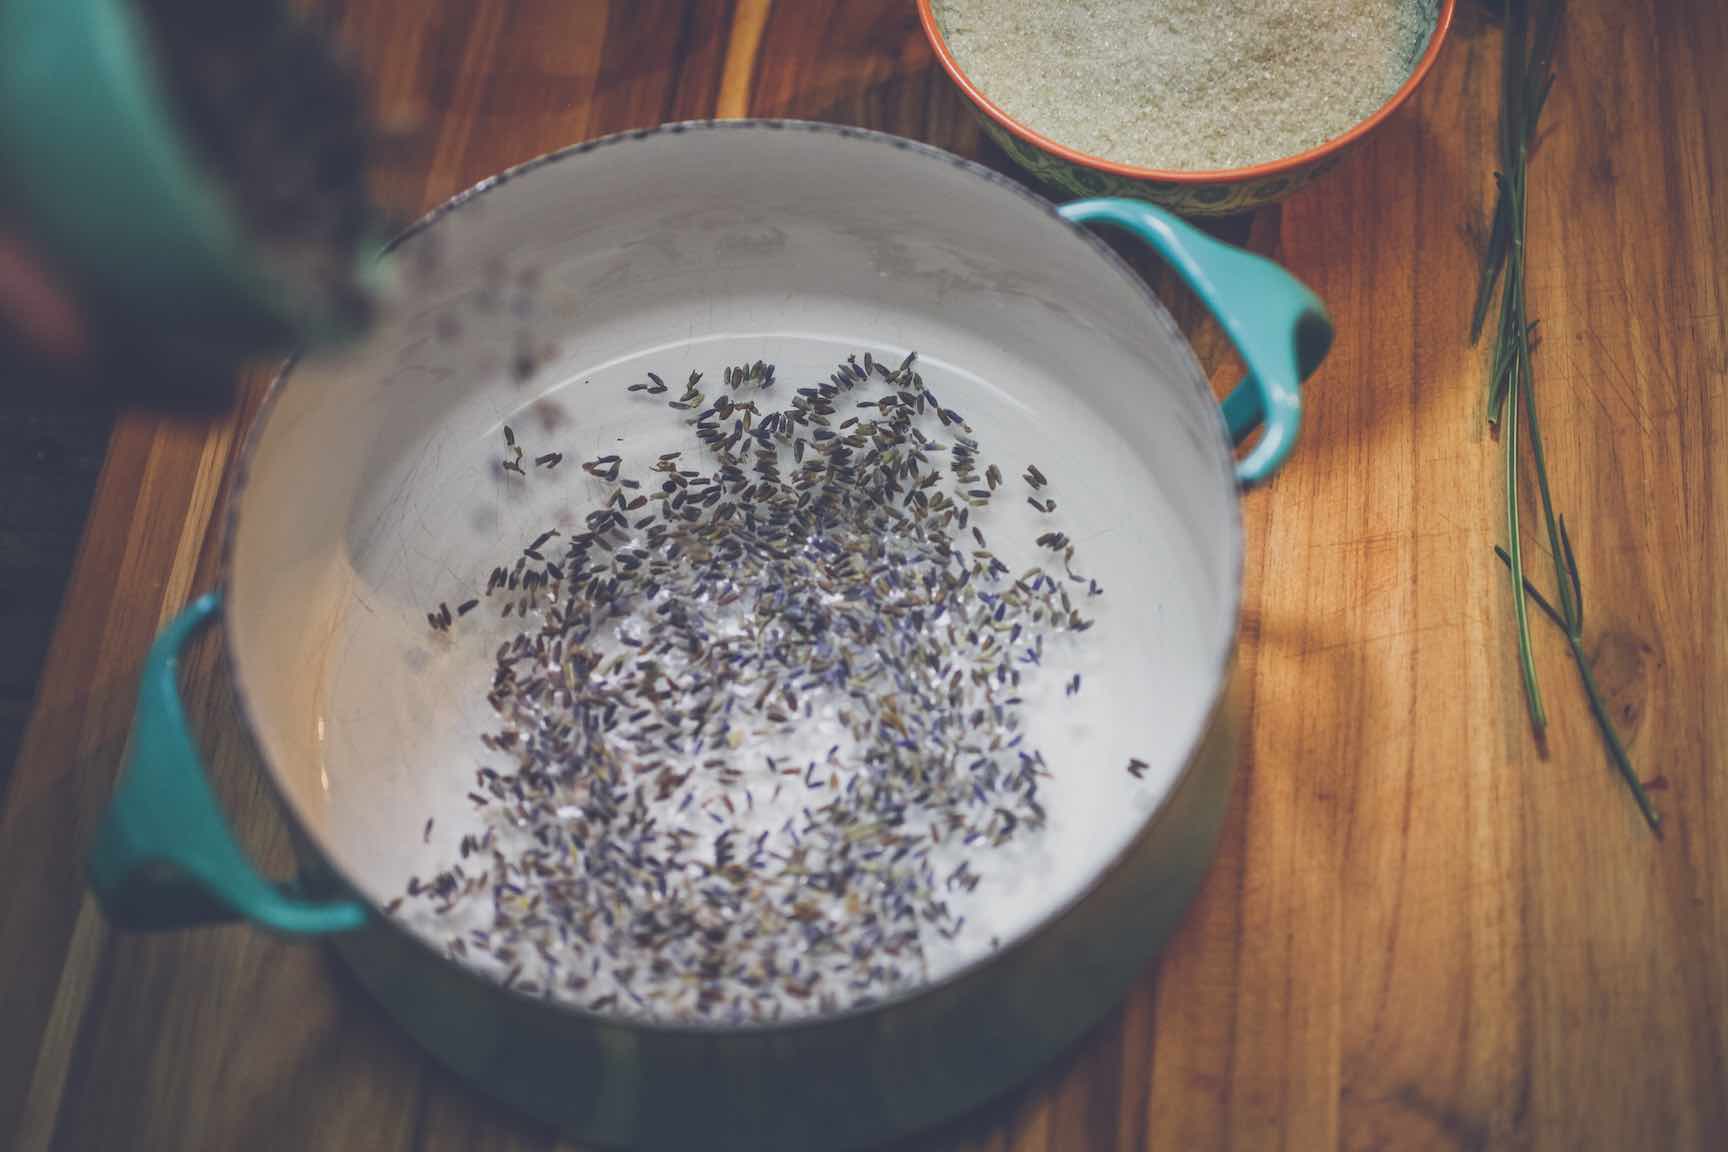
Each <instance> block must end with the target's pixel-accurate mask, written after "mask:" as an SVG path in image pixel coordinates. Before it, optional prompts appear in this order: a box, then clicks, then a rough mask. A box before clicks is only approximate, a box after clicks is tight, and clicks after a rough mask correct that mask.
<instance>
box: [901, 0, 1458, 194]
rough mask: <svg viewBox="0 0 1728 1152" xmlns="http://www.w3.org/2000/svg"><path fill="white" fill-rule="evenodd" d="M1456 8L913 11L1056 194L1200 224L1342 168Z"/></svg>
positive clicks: (1372, 0)
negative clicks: (1152, 208) (1145, 208)
mask: <svg viewBox="0 0 1728 1152" xmlns="http://www.w3.org/2000/svg"><path fill="white" fill-rule="evenodd" d="M1454 2H1455V0H1288V2H1286V3H1280V4H1266V3H1260V2H1258V0H918V15H919V19H920V20H921V21H922V23H923V25H924V34H925V35H926V36H927V37H928V38H929V40H930V45H931V47H932V48H933V49H934V50H935V52H936V58H937V60H938V61H940V63H941V65H942V67H943V69H944V70H945V71H946V72H947V73H948V75H949V76H950V77H951V78H952V79H953V81H954V83H955V84H957V85H958V86H959V87H960V90H961V91H962V92H963V93H965V95H966V97H967V99H968V100H969V101H970V102H971V103H972V105H973V108H974V110H975V111H976V112H977V114H978V117H979V119H980V121H981V122H982V124H983V126H984V130H985V132H986V133H988V134H989V136H990V137H991V138H992V139H994V140H995V141H996V143H998V144H999V145H1001V146H1002V148H1003V149H1004V150H1005V151H1006V152H1007V153H1008V155H1009V156H1011V157H1013V159H1014V161H1015V162H1016V163H1017V164H1019V165H1020V166H1021V167H1023V168H1025V169H1026V170H1027V171H1028V172H1030V173H1031V174H1032V175H1033V176H1036V177H1037V178H1038V179H1039V180H1041V181H1043V182H1044V183H1046V184H1047V185H1050V186H1051V187H1053V188H1056V189H1059V190H1061V191H1062V192H1064V193H1067V194H1070V195H1080V196H1137V197H1140V198H1142V199H1146V200H1151V201H1154V202H1156V203H1159V204H1163V205H1165V206H1166V207H1169V208H1173V209H1175V210H1176V211H1178V212H1182V213H1184V214H1186V215H1190V216H1222V215H1227V214H1229V213H1233V212H1245V211H1249V210H1250V209H1253V208H1258V207H1260V206H1261V205H1263V204H1270V203H1273V202H1275V201H1277V200H1281V199H1283V198H1284V197H1285V196H1288V195H1289V194H1290V193H1291V192H1293V191H1295V190H1296V189H1297V188H1300V187H1302V186H1303V185H1304V184H1307V183H1308V182H1309V181H1310V180H1312V179H1313V178H1314V177H1316V176H1319V175H1320V174H1322V173H1324V172H1326V171H1328V170H1329V169H1331V168H1332V167H1333V166H1334V165H1335V164H1337V162H1338V160H1339V158H1340V157H1341V156H1342V155H1343V154H1344V153H1345V151H1347V150H1348V149H1349V148H1350V147H1351V146H1352V145H1353V144H1355V143H1356V142H1357V141H1358V140H1360V139H1361V138H1362V137H1363V136H1366V135H1367V134H1368V133H1369V132H1371V131H1373V130H1374V128H1375V127H1376V126H1378V125H1379V124H1381V123H1382V122H1384V121H1385V120H1386V119H1387V118H1388V117H1389V116H1391V115H1392V113H1393V112H1394V111H1395V110H1396V109H1397V108H1398V107H1399V106H1401V105H1402V104H1403V103H1404V102H1405V101H1406V100H1407V99H1409V97H1410V94H1411V93H1412V92H1414V91H1415V90H1416V87H1417V85H1419V84H1420V83H1421V82H1422V79H1423V77H1425V76H1426V75H1427V74H1428V70H1429V69H1430V68H1431V67H1432V66H1433V64H1434V60H1435V58H1436V57H1437V56H1438V54H1439V52H1440V46H1441V44H1442V43H1443V42H1444V41H1445V39H1446V33H1447V31H1448V30H1449V29H1450V27H1451V24H1452V11H1453V7H1454Z"/></svg>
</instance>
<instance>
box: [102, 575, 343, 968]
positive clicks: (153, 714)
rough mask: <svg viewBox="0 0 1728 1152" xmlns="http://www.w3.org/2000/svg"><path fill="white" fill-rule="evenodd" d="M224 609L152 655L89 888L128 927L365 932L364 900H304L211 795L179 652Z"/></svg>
mask: <svg viewBox="0 0 1728 1152" xmlns="http://www.w3.org/2000/svg"><path fill="white" fill-rule="evenodd" d="M219 603H220V601H219V600H218V598H217V596H216V594H214V593H212V594H210V595H208V596H204V597H201V598H199V599H198V600H195V601H193V602H192V603H191V604H190V605H188V606H187V608H186V610H185V611H184V612H182V613H180V615H179V616H177V617H175V618H174V620H173V622H171V623H170V624H169V625H168V627H167V628H165V629H163V631H162V634H161V635H160V636H158V637H157V638H156V643H155V644H153V645H152V646H151V648H150V655H149V656H148V657H146V658H145V661H144V678H143V683H142V684H140V685H139V689H138V711H137V714H136V716H135V717H134V719H133V726H132V750H131V754H130V756H129V757H128V759H127V764H126V769H125V772H124V773H123V774H122V776H121V778H120V785H119V787H118V788H117V789H116V790H115V793H114V799H113V800H112V801H111V802H110V803H109V806H108V814H107V816H106V817H104V819H103V821H102V829H101V831H100V832H99V833H97V837H96V844H95V846H94V847H93V848H92V849H91V851H90V886H91V888H93V889H94V890H95V892H96V896H97V898H98V899H100V900H101V901H102V906H103V908H104V909H105V910H106V911H107V913H108V918H109V919H110V920H112V921H114V923H115V924H117V925H119V926H120V927H122V928H130V929H144V930H150V929H164V928H183V927H187V926H189V925H193V924H207V923H211V922H214V921H220V920H232V919H234V918H236V917H243V918H245V919H247V920H250V921H252V922H253V923H254V924H257V925H259V926H260V927H263V928H268V929H271V930H273V931H276V932H283V933H287V934H289V935H297V936H307V935H317V934H320V933H327V932H346V931H349V930H351V929H354V928H358V927H360V926H361V925H363V924H364V923H365V922H366V916H367V913H366V908H365V906H364V905H363V904H360V903H358V902H357V901H353V900H330V901H316V900H307V899H302V898H301V897H299V896H297V895H295V894H293V893H292V892H290V891H288V890H286V889H284V888H282V887H279V886H278V885H276V884H273V883H272V882H270V881H269V880H267V879H265V878H264V877H263V876H261V875H259V873H258V870H257V869H256V868H254V867H253V866H252V862H251V861H250V860H248V859H247V858H246V854H245V853H244V852H243V851H242V850H241V848H240V845H239V844H238V843H237V842H236V841H235V839H234V833H233V831H232V830H231V829H230V828H229V827H228V821H227V819H226V818H225V817H224V816H223V815H222V809H221V808H220V807H219V806H218V805H217V803H216V797H215V795H214V793H212V792H211V791H210V783H209V781H208V780H206V779H205V776H204V767H203V763H202V758H201V757H200V756H199V754H198V745H197V743H196V742H195V741H194V740H193V739H192V733H191V730H190V729H189V728H188V727H187V724H186V710H185V709H184V708H183V707H182V706H181V703H180V685H179V682H178V678H177V675H176V673H177V671H178V666H179V663H180V649H181V648H182V647H184V646H185V644H186V641H187V640H189V639H190V638H191V637H192V636H193V635H194V634H195V633H196V632H197V631H198V630H199V629H200V628H202V627H203V626H204V625H205V624H206V623H208V622H209V620H210V619H211V617H213V616H214V615H215V613H216V609H217V606H218V604H219Z"/></svg>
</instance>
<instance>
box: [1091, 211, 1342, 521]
mask: <svg viewBox="0 0 1728 1152" xmlns="http://www.w3.org/2000/svg"><path fill="white" fill-rule="evenodd" d="M1059 211H1060V212H1061V213H1062V216H1063V218H1064V219H1067V220H1070V221H1072V222H1073V223H1075V224H1093V223H1099V224H1115V225H1117V226H1118V227H1121V228H1126V229H1127V230H1128V231H1130V232H1132V233H1134V235H1136V236H1138V237H1140V239H1142V240H1144V241H1146V242H1147V243H1148V244H1150V245H1152V247H1153V248H1154V249H1156V250H1157V252H1158V254H1159V255H1160V256H1163V257H1164V259H1165V260H1167V261H1169V262H1170V265H1171V267H1173V268H1175V269H1176V271H1177V273H1178V274H1179V275H1180V276H1181V277H1182V279H1183V280H1184V281H1186V282H1187V284H1188V287H1190V288H1192V289H1194V291H1195V293H1196V294H1197V295H1198V296H1199V297H1200V299H1201V301H1202V302H1203V303H1205V305H1206V307H1207V308H1208V309H1210V310H1211V312H1212V315H1214V316H1216V317H1217V318H1218V323H1219V325H1220V326H1222V327H1223V329H1224V334H1225V335H1227V336H1228V337H1230V343H1232V344H1234V345H1235V346H1236V351H1237V352H1239V353H1241V356H1242V362H1243V363H1244V364H1245V365H1247V367H1248V375H1247V376H1245V377H1243V379H1242V382H1241V383H1240V384H1238V385H1236V387H1235V389H1234V390H1233V391H1232V392H1231V393H1230V395H1229V396H1227V397H1225V399H1224V423H1225V425H1226V427H1228V429H1229V431H1230V438H1231V440H1232V441H1233V442H1234V443H1237V444H1240V443H1241V442H1242V441H1243V440H1244V439H1246V438H1247V436H1248V434H1249V433H1250V432H1252V431H1254V429H1255V428H1256V427H1257V426H1258V425H1260V424H1261V423H1262V422H1264V423H1265V425H1266V431H1265V432H1264V433H1263V434H1262V435H1261V437H1260V442H1259V443H1258V444H1256V445H1254V447H1253V448H1252V449H1250V450H1249V452H1248V455H1246V456H1244V457H1243V458H1242V459H1241V460H1239V461H1238V462H1237V464H1236V479H1237V481H1238V482H1239V483H1241V484H1242V485H1243V486H1244V487H1252V486H1253V485H1255V484H1261V483H1264V482H1265V481H1267V480H1269V479H1271V478H1272V473H1274V472H1276V471H1277V470H1278V466H1279V465H1280V464H1282V463H1284V457H1285V456H1287V455H1289V453H1290V447H1291V445H1292V444H1294V443H1295V442H1296V432H1297V430H1298V429H1299V428H1300V427H1301V424H1302V392H1301V387H1300V385H1301V383H1302V381H1304V380H1306V379H1307V378H1308V377H1309V376H1310V375H1312V374H1313V372H1314V369H1316V368H1318V367H1319V366H1320V361H1321V360H1323V359H1325V358H1326V352H1327V350H1328V349H1329V348H1331V347H1332V321H1331V320H1330V319H1329V318H1328V317H1327V315H1326V308H1325V306H1324V305H1323V304H1321V303H1320V299H1319V297H1317V296H1315V295H1314V293H1312V292H1310V291H1309V290H1308V289H1307V287H1306V286H1304V285H1303V284H1302V282H1301V281H1299V280H1297V279H1296V278H1295V277H1294V276H1292V275H1290V273H1288V272H1286V271H1284V269H1282V268H1280V267H1278V265H1276V264H1274V263H1272V262H1271V261H1270V260H1267V259H1265V258H1264V257H1261V256H1256V255H1255V254H1254V253H1252V252H1244V251H1243V250H1242V249H1240V248H1233V247H1231V246H1230V245H1228V244H1225V243H1223V242H1222V241H1219V240H1214V239H1213V238H1212V237H1210V236H1208V235H1207V234H1206V233H1204V232H1202V231H1200V230H1199V229H1198V228H1195V227H1194V226H1193V225H1191V224H1187V223H1184V222H1183V221H1182V220H1181V219H1179V218H1178V217H1176V216H1174V215H1172V214H1171V213H1169V212H1166V211H1164V210H1163V209H1161V208H1157V207H1154V206H1153V205H1151V204H1148V203H1146V202H1145V201H1144V200H1127V199H1119V198H1106V199H1099V200H1076V201H1074V202H1073V203H1072V204H1065V205H1063V206H1062V207H1061V208H1060V209H1059Z"/></svg>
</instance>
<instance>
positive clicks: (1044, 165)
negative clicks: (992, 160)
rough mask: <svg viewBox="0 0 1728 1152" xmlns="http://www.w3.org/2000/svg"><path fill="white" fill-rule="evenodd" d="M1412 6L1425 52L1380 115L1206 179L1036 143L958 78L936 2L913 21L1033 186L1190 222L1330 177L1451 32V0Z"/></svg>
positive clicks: (921, 0) (1405, 93) (1405, 94)
mask: <svg viewBox="0 0 1728 1152" xmlns="http://www.w3.org/2000/svg"><path fill="white" fill-rule="evenodd" d="M1417 3H1418V4H1419V5H1420V6H1421V7H1422V9H1423V14H1424V16H1425V17H1426V18H1427V20H1428V21H1429V22H1430V24H1431V26H1432V30H1431V31H1430V32H1429V33H1428V37H1427V40H1426V42H1425V46H1424V47H1423V48H1422V50H1421V52H1420V53H1419V54H1418V55H1417V56H1416V58H1415V59H1414V60H1413V61H1412V63H1411V66H1410V76H1409V79H1407V80H1405V81H1404V84H1403V86H1402V87H1400V88H1399V89H1398V91H1396V92H1394V93H1393V94H1392V98H1391V99H1390V100H1388V101H1386V103H1385V104H1383V105H1381V106H1380V109H1379V111H1377V112H1375V113H1374V114H1373V115H1372V116H1370V117H1368V118H1367V119H1366V120H1364V121H1362V122H1361V123H1360V124H1358V125H1356V126H1355V127H1354V128H1352V129H1350V130H1349V131H1348V132H1345V133H1343V134H1342V135H1340V136H1335V137H1333V138H1332V139H1330V140H1328V141H1326V142H1325V143H1324V144H1322V145H1320V146H1319V147H1318V148H1311V149H1309V150H1308V151H1306V152H1299V153H1297V154H1296V155H1294V156H1286V157H1284V158H1283V159H1281V160H1274V161H1272V162H1271V163H1269V164H1256V165H1254V166H1253V167H1249V168H1225V169H1219V170H1216V171H1209V172H1185V171H1167V170H1162V169H1157V168H1139V167H1136V166H1134V165H1132V164H1118V163H1116V162H1115V161H1113V160H1105V159H1103V158H1102V157H1098V156H1088V155H1087V154H1085V153H1083V152H1077V151H1075V150H1074V149H1072V148H1066V147H1064V146H1062V145H1061V144H1059V143H1057V142H1056V141H1054V140H1051V139H1049V138H1048V137H1045V136H1040V135H1039V134H1038V133H1036V132H1034V131H1032V129H1030V128H1028V127H1026V126H1025V125H1024V124H1021V123H1019V122H1018V121H1016V120H1014V119H1013V118H1012V117H1010V116H1009V115H1008V113H1006V112H1004V111H1003V110H1002V109H1001V108H999V107H998V106H997V105H995V104H993V103H991V101H990V99H989V97H987V96H986V95H985V94H984V93H983V92H982V91H980V90H979V88H978V87H977V85H975V84H973V83H972V81H971V79H969V78H968V77H967V75H966V73H965V72H963V71H961V69H960V65H959V63H958V62H956V61H955V59H954V54H953V53H952V52H950V51H949V50H948V44H947V42H946V41H945V40H944V39H943V37H942V30H941V28H939V27H938V26H937V23H936V13H935V10H934V7H933V0H918V18H919V20H921V21H922V22H923V25H924V35H925V36H926V37H928V38H929V40H930V46H931V47H932V48H934V49H935V50H936V58H937V59H938V60H940V61H941V62H942V67H943V68H944V69H945V70H946V71H947V73H948V75H949V76H950V77H952V78H953V80H954V83H956V84H958V85H959V86H960V90H961V91H962V92H964V93H965V94H966V97H967V99H969V100H970V101H971V102H972V104H973V106H974V109H975V111H976V112H977V113H978V118H979V120H980V121H982V123H983V125H984V131H985V132H987V133H989V135H990V138H991V139H992V140H995V141H996V142H997V143H998V144H1000V145H1001V146H1002V148H1003V150H1004V151H1006V152H1007V153H1008V155H1010V156H1012V157H1013V158H1014V162H1015V163H1017V164H1019V165H1020V166H1021V167H1022V168H1024V169H1026V171H1028V172H1030V173H1031V174H1032V175H1034V176H1036V177H1038V179H1040V180H1042V181H1044V182H1045V183H1046V184H1048V185H1050V186H1051V187H1053V188H1057V189H1060V190H1062V191H1063V192H1065V193H1069V194H1073V195H1080V196H1138V197H1140V198H1141V199H1144V200H1151V201H1154V202H1156V203H1158V204H1163V205H1165V206H1166V207H1168V208H1173V209H1175V210H1176V211H1178V212H1181V213H1183V214H1184V215H1188V216H1224V215H1228V214H1230V213H1233V212H1246V211H1248V210H1249V209H1252V208H1258V207H1260V206H1261V205H1262V204H1271V203H1273V202H1274V201H1277V200H1282V199H1283V198H1284V197H1286V196H1288V195H1289V194H1290V193H1292V192H1294V191H1295V190H1296V189H1298V188H1300V187H1302V186H1303V185H1304V184H1306V183H1308V182H1309V181H1310V180H1312V179H1314V177H1316V176H1318V175H1320V174H1321V173H1323V172H1327V171H1329V170H1331V168H1332V167H1333V166H1334V165H1336V164H1337V163H1338V160H1339V158H1340V157H1341V156H1343V155H1344V153H1345V151H1346V150H1347V149H1349V148H1350V147H1351V146H1352V145H1354V144H1355V143H1356V141H1358V140H1360V139H1361V138H1362V137H1363V136H1365V135H1367V134H1368V133H1369V132H1371V131H1373V129H1374V127H1375V126H1376V125H1377V124H1379V123H1380V122H1381V121H1383V120H1385V119H1386V118H1387V117H1388V116H1390V115H1392V112H1393V110H1394V109H1396V108H1397V107H1398V106H1399V105H1401V104H1403V103H1404V101H1406V100H1408V99H1409V98H1410V94H1411V93H1412V92H1414V91H1415V90H1416V86H1417V85H1418V84H1420V83H1422V78H1423V77H1424V76H1426V75H1428V70H1429V69H1430V68H1431V67H1433V65H1434V60H1435V57H1437V56H1438V55H1439V53H1440V45H1441V44H1442V43H1443V42H1444V41H1445V39H1446V33H1447V31H1448V30H1449V29H1450V28H1451V26H1452V10H1453V6H1454V4H1455V0H1417Z"/></svg>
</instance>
